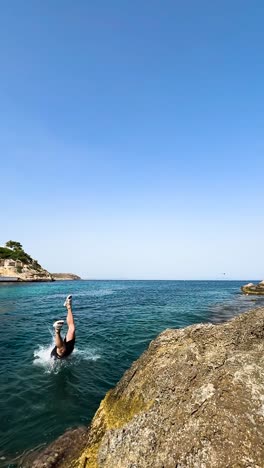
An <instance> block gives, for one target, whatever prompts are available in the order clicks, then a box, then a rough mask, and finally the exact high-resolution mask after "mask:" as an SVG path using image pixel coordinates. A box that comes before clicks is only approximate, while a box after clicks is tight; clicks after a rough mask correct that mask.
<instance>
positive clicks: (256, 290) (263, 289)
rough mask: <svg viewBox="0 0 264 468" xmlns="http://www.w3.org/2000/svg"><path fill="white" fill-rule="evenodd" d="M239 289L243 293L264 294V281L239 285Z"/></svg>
mask: <svg viewBox="0 0 264 468" xmlns="http://www.w3.org/2000/svg"><path fill="white" fill-rule="evenodd" d="M241 290H242V292H243V293H245V294H255V295H262V294H263V295H264V281H260V283H258V284H253V283H248V284H245V286H242V287H241Z"/></svg>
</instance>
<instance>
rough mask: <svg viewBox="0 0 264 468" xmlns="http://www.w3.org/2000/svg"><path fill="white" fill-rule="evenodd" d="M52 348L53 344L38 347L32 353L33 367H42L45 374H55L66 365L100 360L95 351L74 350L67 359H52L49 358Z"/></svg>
mask: <svg viewBox="0 0 264 468" xmlns="http://www.w3.org/2000/svg"><path fill="white" fill-rule="evenodd" d="M53 348H54V343H52V344H50V345H49V346H42V345H38V348H37V349H36V350H35V351H34V359H33V365H35V366H39V367H42V368H43V369H44V371H45V372H46V373H48V374H49V373H51V372H54V373H57V372H59V370H60V369H62V368H63V367H64V366H66V365H67V364H69V363H71V364H73V363H74V362H76V361H77V362H79V361H82V360H84V361H97V360H98V359H100V358H101V356H100V354H98V353H97V351H96V350H95V349H91V348H90V349H89V348H88V349H78V348H74V350H73V352H72V354H71V355H70V356H69V357H68V358H67V359H54V358H52V357H51V356H50V353H51V351H52V350H53Z"/></svg>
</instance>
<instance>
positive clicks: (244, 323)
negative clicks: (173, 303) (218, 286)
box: [23, 309, 264, 468]
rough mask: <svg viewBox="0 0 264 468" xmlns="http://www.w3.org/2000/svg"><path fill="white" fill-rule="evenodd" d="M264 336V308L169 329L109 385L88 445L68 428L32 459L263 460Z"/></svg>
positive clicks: (198, 466)
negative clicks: (228, 318)
mask: <svg viewBox="0 0 264 468" xmlns="http://www.w3.org/2000/svg"><path fill="white" fill-rule="evenodd" d="M263 338H264V309H257V310H254V311H251V312H247V313H245V314H242V315H240V316H238V317H236V318H235V319H233V320H231V321H229V322H226V323H224V324H221V325H211V324H206V325H194V326H190V327H187V328H185V329H179V330H166V331H164V332H163V333H161V335H159V336H158V338H156V339H155V340H154V341H152V342H151V344H150V346H149V348H148V350H147V351H146V352H145V353H144V354H143V355H142V356H141V357H140V358H139V359H138V360H137V361H136V362H134V364H133V365H132V367H131V368H130V369H129V370H128V371H127V372H126V373H125V374H124V376H123V378H122V379H121V381H120V382H119V383H118V385H117V386H116V387H115V388H114V389H113V390H110V391H109V392H108V393H107V395H106V397H105V398H104V400H103V401H102V402H101V405H100V407H99V409H98V411H97V413H96V414H95V416H94V418H93V420H92V423H91V426H90V428H89V430H88V431H87V433H86V434H85V439H86V441H85V444H84V441H83V439H82V442H80V439H79V438H78V437H76V435H75V434H74V433H73V435H72V440H71V447H72V449H71V450H70V449H69V433H67V434H66V436H62V437H61V438H60V439H59V440H58V441H56V442H55V443H54V444H52V445H51V446H50V447H48V448H47V449H46V450H45V451H44V452H42V454H40V455H39V457H38V458H37V459H36V460H35V461H34V462H32V464H30V466H32V467H33V468H44V467H45V468H51V467H60V468H62V467H63V468H77V467H78V468H96V467H97V468H162V467H163V468H176V467H177V468H185V467H192V468H222V467H223V468H224V467H230V468H231V467H247V468H249V467H250V468H253V467H254V468H257V467H258V468H260V467H263V466H264V444H263V440H264V340H263ZM64 437H67V441H68V442H66V443H65V444H64V442H63V441H64ZM65 445H67V447H66V448H65V449H63V446H65ZM76 446H77V447H78V450H79V453H78V455H76ZM23 466H24V465H23ZM25 466H26V465H25Z"/></svg>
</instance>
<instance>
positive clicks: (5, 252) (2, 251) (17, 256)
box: [0, 240, 41, 269]
mask: <svg viewBox="0 0 264 468" xmlns="http://www.w3.org/2000/svg"><path fill="white" fill-rule="evenodd" d="M5 258H10V259H12V260H20V261H21V262H22V263H25V264H27V265H32V267H33V268H35V269H39V268H41V266H40V264H39V263H38V261H37V260H34V259H33V258H32V257H31V256H30V255H29V254H27V253H26V252H25V251H24V249H23V246H22V244H20V242H16V241H12V240H10V241H8V242H6V244H5V247H0V259H5Z"/></svg>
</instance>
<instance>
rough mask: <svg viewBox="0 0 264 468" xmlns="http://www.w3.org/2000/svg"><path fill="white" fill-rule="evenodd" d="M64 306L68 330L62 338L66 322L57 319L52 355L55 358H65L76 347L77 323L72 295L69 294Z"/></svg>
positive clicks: (54, 325)
mask: <svg viewBox="0 0 264 468" xmlns="http://www.w3.org/2000/svg"><path fill="white" fill-rule="evenodd" d="M64 307H66V308H67V311H68V313H67V324H68V331H67V334H66V336H65V338H64V340H63V339H62V337H61V335H60V331H61V328H62V326H63V324H64V320H57V322H55V323H54V324H53V327H54V329H55V345H56V346H55V348H53V350H52V351H51V354H50V356H51V357H53V358H54V359H64V358H66V357H67V356H69V355H70V354H71V353H72V352H73V349H74V344H75V325H74V319H73V315H72V296H71V295H70V296H68V297H67V299H66V301H65V302H64Z"/></svg>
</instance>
